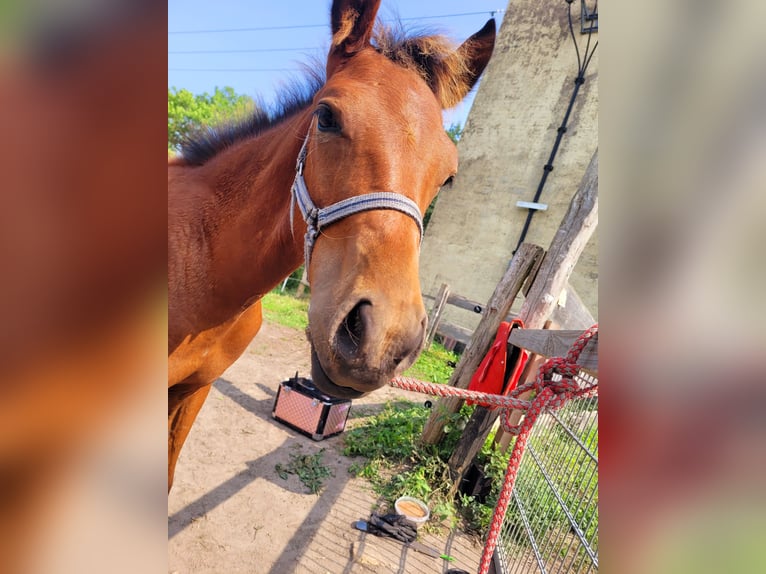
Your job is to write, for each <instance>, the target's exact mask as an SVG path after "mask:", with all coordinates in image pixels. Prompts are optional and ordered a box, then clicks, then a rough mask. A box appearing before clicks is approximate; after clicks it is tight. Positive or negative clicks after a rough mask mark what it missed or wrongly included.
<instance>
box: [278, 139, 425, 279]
mask: <svg viewBox="0 0 766 574" xmlns="http://www.w3.org/2000/svg"><path fill="white" fill-rule="evenodd" d="M309 133H310V132H309ZM308 141H309V136H308V134H307V135H306V139H304V140H303V145H302V146H301V151H300V153H298V160H297V162H296V165H295V180H294V181H293V186H292V189H291V194H292V198H291V201H290V229H292V228H293V212H294V211H295V204H296V203H297V204H298V209H300V211H301V214H302V215H303V220H304V221H305V222H306V227H307V229H306V237H305V244H304V255H305V258H306V269H308V266H309V261H310V260H311V252H312V251H313V249H314V243H315V242H316V239H317V237H318V236H319V233H320V232H321V231H322V230H323V229H324V228H325V227H328V226H330V225H332V224H333V223H335V222H336V221H340V220H341V219H344V218H346V217H348V216H349V215H354V214H355V213H360V212H362V211H370V210H372V209H392V210H395V211H399V212H401V213H404V214H405V215H409V216H410V217H411V218H412V219H413V220H414V221H415V223H416V224H417V226H418V232H419V233H420V241H422V240H423V216H422V215H421V213H420V208H419V207H418V205H417V204H416V203H415V202H414V201H412V200H411V199H410V198H409V197H406V196H404V195H402V194H400V193H391V192H374V193H365V194H363V195H356V196H354V197H349V198H348V199H343V200H341V201H338V202H337V203H333V204H332V205H328V206H327V207H321V208H319V207H317V206H316V205H315V204H314V202H313V201H312V200H311V196H310V195H309V190H308V188H307V187H306V181H305V179H304V178H303V168H304V166H305V162H306V146H307V144H308Z"/></svg>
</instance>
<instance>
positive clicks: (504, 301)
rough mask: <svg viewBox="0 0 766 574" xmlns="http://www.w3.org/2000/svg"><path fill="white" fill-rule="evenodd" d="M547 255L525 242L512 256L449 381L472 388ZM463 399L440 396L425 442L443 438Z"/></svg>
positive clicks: (424, 433) (429, 422)
mask: <svg viewBox="0 0 766 574" xmlns="http://www.w3.org/2000/svg"><path fill="white" fill-rule="evenodd" d="M542 256H543V249H542V248H541V247H539V246H537V245H532V244H529V243H523V244H522V245H521V246H520V247H519V249H518V251H517V252H516V255H514V256H513V259H511V264H510V265H509V266H508V270H507V271H506V272H505V275H503V278H502V279H501V280H500V282H499V283H498V284H497V286H496V287H495V291H494V293H492V297H490V299H489V302H488V303H487V305H486V308H485V312H484V314H483V315H482V317H481V321H480V322H479V326H478V327H477V328H476V331H474V334H473V337H471V341H470V342H469V343H468V346H467V347H466V349H465V351H464V352H463V355H462V356H461V358H460V362H459V363H458V365H457V367H456V368H455V370H454V371H453V373H452V377H450V380H449V385H451V386H453V387H458V388H461V389H465V388H468V384H469V383H470V382H471V378H472V377H473V374H474V372H476V369H477V368H478V367H479V363H481V360H482V359H483V358H484V355H486V354H487V351H488V350H489V347H490V346H491V345H492V342H493V341H494V339H495V335H496V333H497V329H498V327H499V326H500V323H501V322H502V320H503V319H504V318H505V316H506V315H507V314H508V311H509V310H510V308H511V305H513V301H514V300H515V299H516V296H517V295H518V293H519V291H520V290H521V286H522V285H523V283H524V280H525V279H526V277H527V274H528V273H529V270H530V269H531V268H532V267H533V266H534V264H535V261H536V260H537V258H538V257H542ZM462 404H463V402H462V401H461V400H460V399H456V398H452V397H450V398H444V399H440V400H439V401H438V402H437V403H436V405H434V407H433V410H432V411H431V415H430V416H429V418H428V420H427V421H426V424H425V426H424V428H423V434H422V436H421V441H422V442H423V443H424V444H435V443H437V442H439V441H440V440H441V438H442V435H443V433H444V425H445V424H446V422H447V418H448V416H449V415H451V414H453V413H456V412H457V411H458V410H459V409H460V406H461V405H462Z"/></svg>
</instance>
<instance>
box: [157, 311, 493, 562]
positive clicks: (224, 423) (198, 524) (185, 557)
mask: <svg viewBox="0 0 766 574" xmlns="http://www.w3.org/2000/svg"><path fill="white" fill-rule="evenodd" d="M296 371H299V372H300V374H301V375H302V376H308V373H309V371H310V369H309V346H308V343H307V341H306V338H305V336H304V334H303V333H302V332H300V331H296V330H294V329H289V328H286V327H282V326H280V325H276V324H268V323H265V324H264V326H263V329H262V330H261V332H260V333H259V334H258V336H257V337H256V338H255V340H254V341H253V342H252V343H251V345H250V347H249V348H248V350H247V351H246V352H245V353H244V355H243V356H242V357H241V358H240V359H239V360H238V361H237V362H236V363H235V364H234V365H233V366H232V367H231V368H230V369H229V370H228V371H226V373H224V375H223V377H221V378H220V379H219V380H218V381H217V382H216V383H215V384H214V388H213V390H212V391H211V393H210V396H209V397H208V399H207V402H206V404H205V406H204V407H203V409H202V411H201V413H200V415H199V418H198V419H197V422H196V423H195V426H194V427H193V429H192V431H191V434H190V435H189V439H188V440H187V443H186V445H185V447H184V450H183V451H182V453H181V458H180V460H179V463H178V467H177V470H176V475H175V484H174V486H173V490H172V491H171V493H170V496H169V498H168V516H169V518H168V553H169V555H168V565H169V571H170V572H173V573H177V574H203V573H211V574H213V573H215V574H236V573H255V574H260V573H263V574H290V573H296V574H309V573H310V574H356V573H375V574H383V573H389V572H390V573H402V574H419V573H424V574H425V573H445V572H447V570H448V569H450V568H461V569H463V570H466V571H468V572H476V569H477V564H478V561H479V558H480V556H481V547H480V546H479V544H478V542H477V541H476V540H475V539H473V538H470V537H467V536H465V535H463V534H461V533H458V532H452V533H451V534H450V535H449V536H446V537H443V538H437V537H435V536H433V535H421V538H420V540H421V542H424V543H425V544H427V545H429V546H431V547H434V548H437V549H439V550H440V551H441V552H444V553H446V554H449V555H451V556H453V557H454V558H455V560H454V561H453V562H446V561H444V560H442V559H440V558H432V557H430V556H427V555H425V554H421V553H418V552H414V551H412V550H411V549H406V548H404V547H403V546H402V545H401V544H399V543H397V542H394V541H392V540H389V539H382V538H377V537H374V536H371V535H366V534H364V533H362V532H359V531H357V530H354V529H352V527H351V523H352V522H353V521H355V520H359V519H362V518H367V517H368V516H369V513H370V511H371V510H373V509H374V510H378V509H380V504H379V502H380V501H378V500H377V499H376V495H375V494H374V493H373V492H372V491H371V489H370V488H369V485H368V483H367V482H366V481H364V480H362V479H357V478H354V477H353V476H352V475H350V474H349V473H348V467H349V466H350V465H351V464H352V462H353V460H352V459H349V458H346V457H344V456H342V454H341V450H342V446H343V443H342V441H343V435H342V434H341V435H339V436H337V437H333V438H330V439H327V440H324V441H321V442H314V441H312V440H311V439H309V438H307V437H304V436H303V435H301V434H299V433H297V432H294V431H292V430H290V429H289V428H287V427H285V426H282V425H281V424H279V423H278V422H276V421H274V420H273V419H272V418H271V409H272V406H273V402H274V398H275V396H276V389H277V386H278V385H279V382H280V381H283V380H285V379H288V378H290V377H291V376H293V375H294V374H295V372H296ZM395 397H406V398H409V399H411V400H414V401H424V400H425V398H426V397H424V396H423V395H418V394H415V393H409V392H406V391H401V390H398V389H393V388H390V387H386V388H383V389H381V390H379V391H377V392H376V393H373V394H372V395H371V396H368V397H365V398H363V399H359V400H358V401H354V406H352V412H353V410H354V408H355V407H356V408H357V409H359V408H360V406H361V405H364V406H365V409H373V408H376V407H380V406H382V405H383V404H384V403H385V402H386V401H387V400H390V399H393V398H395ZM322 448H324V449H326V450H325V452H324V455H323V458H324V462H325V464H326V465H327V466H329V467H331V469H332V471H333V473H334V478H331V479H329V481H328V482H327V484H326V486H325V488H324V489H323V490H322V491H321V493H320V494H319V495H315V494H310V493H307V492H306V488H305V487H304V486H303V484H302V483H301V482H300V480H299V479H298V478H297V477H296V476H295V475H290V476H289V478H288V480H283V479H281V478H280V477H279V476H278V475H277V472H276V470H275V465H277V464H278V463H282V464H287V462H288V461H289V456H290V454H291V453H295V452H301V453H304V454H313V453H315V452H317V451H318V450H320V449H322Z"/></svg>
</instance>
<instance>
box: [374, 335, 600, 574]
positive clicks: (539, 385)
mask: <svg viewBox="0 0 766 574" xmlns="http://www.w3.org/2000/svg"><path fill="white" fill-rule="evenodd" d="M596 333H598V323H596V324H595V325H593V326H592V327H591V328H589V329H587V330H586V331H584V332H583V333H582V334H581V335H580V336H579V337H578V338H577V341H575V343H574V344H573V345H572V348H571V349H569V352H568V353H567V355H566V357H564V358H561V357H556V358H551V359H548V360H547V361H546V362H545V363H544V364H543V365H542V366H541V367H540V369H539V370H538V372H537V377H535V380H534V381H530V382H528V383H525V384H523V385H520V386H518V387H517V388H516V389H514V390H513V392H511V394H510V396H507V397H506V396H500V395H490V394H487V393H480V392H476V391H468V390H466V389H458V388H456V387H449V386H446V385H436V384H434V383H426V382H424V381H419V380H417V379H412V378H409V377H397V378H395V379H393V380H392V381H391V382H390V383H389V384H390V385H391V386H393V387H397V388H400V389H405V390H408V391H416V392H419V393H426V394H430V395H437V396H440V397H457V398H461V399H469V400H472V401H475V402H476V403H478V404H480V405H483V406H499V407H502V408H503V419H502V420H503V427H504V428H505V429H506V430H508V431H509V432H511V433H512V434H516V435H518V438H517V439H516V442H515V443H514V445H513V450H512V451H511V456H510V458H509V459H508V468H507V470H506V472H505V478H504V481H503V488H502V490H501V491H500V495H499V496H498V500H497V504H496V505H495V511H494V513H493V514H492V522H491V524H490V527H489V533H488V535H487V541H486V543H485V545H484V552H483V553H482V556H481V562H480V564H479V574H487V572H489V566H490V563H491V561H492V555H493V554H494V552H495V548H496V547H497V539H498V537H499V536H500V529H501V528H502V525H503V520H504V519H505V513H506V511H507V510H508V505H509V503H510V501H511V494H512V493H513V486H514V484H515V483H516V476H517V475H518V472H519V465H520V463H521V459H522V457H523V456H524V450H525V449H526V446H527V440H528V439H529V434H530V433H531V431H532V427H533V426H534V424H535V421H536V420H537V417H538V416H539V415H540V413H541V412H542V411H543V410H545V409H550V410H556V409H559V408H561V407H562V406H563V405H564V404H565V403H566V402H567V401H569V400H570V399H572V398H574V397H584V396H592V395H594V394H596V393H597V392H598V384H594V385H590V386H588V387H581V386H580V385H579V384H578V383H577V381H576V380H575V377H576V376H577V375H578V374H579V373H580V371H581V367H580V366H579V365H578V364H577V359H579V357H580V353H582V350H583V349H584V348H585V345H587V343H588V341H589V340H590V339H591V338H592V337H593V335H595V334H596ZM554 372H555V373H558V374H560V375H561V380H559V381H554V380H553V379H552V376H551V375H553V373H554ZM532 390H533V391H535V392H536V395H535V398H534V399H533V400H532V401H525V400H522V399H519V398H518V397H519V395H521V394H522V393H526V392H527V391H532ZM513 409H519V410H524V411H526V416H525V417H524V420H523V421H522V423H521V424H520V425H518V426H516V427H511V426H509V424H508V417H509V416H510V413H511V411H512V410H513Z"/></svg>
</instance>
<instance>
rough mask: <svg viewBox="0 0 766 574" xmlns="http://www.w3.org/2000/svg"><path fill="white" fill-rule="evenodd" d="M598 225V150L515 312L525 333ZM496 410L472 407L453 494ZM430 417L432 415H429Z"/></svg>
mask: <svg viewBox="0 0 766 574" xmlns="http://www.w3.org/2000/svg"><path fill="white" fill-rule="evenodd" d="M597 223H598V150H596V152H595V153H594V154H593V157H592V158H591V161H590V164H589V165H588V168H587V169H586V170H585V174H584V176H583V178H582V181H581V182H580V186H579V188H578V189H577V192H576V193H575V194H574V197H572V201H571V203H570V205H569V209H568V210H567V213H566V214H565V215H564V219H563V220H562V222H561V225H560V226H559V229H558V231H557V232H556V235H555V236H554V237H553V241H552V242H551V246H550V249H549V250H548V252H547V253H546V255H545V259H544V260H543V263H542V265H541V266H540V270H539V271H538V273H537V277H536V278H535V282H534V284H533V285H532V287H531V289H530V290H529V294H528V296H527V298H526V299H525V300H524V303H523V304H522V306H521V309H520V310H519V317H520V318H521V319H522V320H523V321H524V324H525V325H526V327H527V328H528V329H541V328H542V327H543V326H544V324H545V322H546V321H547V320H548V318H549V317H550V315H551V313H552V312H553V310H554V308H555V306H556V303H557V301H558V299H559V297H560V295H561V292H562V291H563V290H564V289H565V287H566V285H567V281H568V280H569V276H570V275H571V274H572V270H573V269H574V267H575V264H576V263H577V260H578V259H579V258H580V255H581V253H582V251H583V249H585V244H586V243H587V242H588V240H589V239H590V237H591V235H592V234H593V231H594V230H595V228H596V225H597ZM498 415H499V410H495V411H492V410H489V409H486V408H483V407H476V410H475V411H474V413H473V415H472V416H471V418H470V419H469V421H468V423H467V424H466V427H465V430H464V431H463V435H462V436H461V437H460V440H459V441H458V444H457V445H456V446H455V450H454V451H453V452H452V455H451V456H450V459H449V462H448V464H449V468H450V474H451V475H452V479H453V480H454V482H453V487H452V491H453V492H456V491H457V488H458V486H459V485H460V482H461V481H462V479H463V476H464V475H465V473H466V471H467V470H468V468H470V466H471V463H472V462H473V459H474V458H475V457H476V454H477V453H478V452H479V450H480V449H481V447H482V445H483V444H484V441H486V439H487V435H488V434H489V431H490V429H491V428H492V426H493V424H494V422H495V420H496V419H497V417H498ZM432 416H433V414H432Z"/></svg>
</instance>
